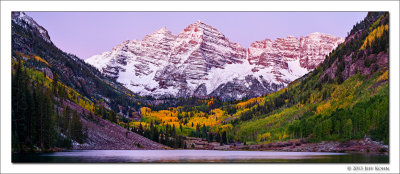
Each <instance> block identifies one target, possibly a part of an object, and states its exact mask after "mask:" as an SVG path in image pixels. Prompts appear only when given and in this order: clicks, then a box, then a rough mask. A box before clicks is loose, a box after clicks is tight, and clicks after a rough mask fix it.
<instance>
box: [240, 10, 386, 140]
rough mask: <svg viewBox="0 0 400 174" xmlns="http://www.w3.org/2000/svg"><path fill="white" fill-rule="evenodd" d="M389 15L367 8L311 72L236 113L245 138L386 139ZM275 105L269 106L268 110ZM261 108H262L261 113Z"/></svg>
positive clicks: (242, 135)
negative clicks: (359, 19)
mask: <svg viewBox="0 0 400 174" xmlns="http://www.w3.org/2000/svg"><path fill="white" fill-rule="evenodd" d="M388 24H389V14H388V13H384V12H370V13H368V15H367V16H366V17H365V19H364V20H363V21H362V22H361V23H359V24H356V25H355V26H354V27H353V29H352V31H351V32H350V33H349V35H348V36H347V37H346V39H345V41H344V43H343V44H341V45H339V46H338V48H336V49H335V50H334V51H332V52H331V53H330V54H329V56H328V58H327V59H325V61H324V62H323V63H322V64H321V65H320V66H318V67H317V68H316V69H315V70H314V71H312V72H310V73H308V74H307V75H305V76H304V77H302V78H300V79H298V80H296V81H294V82H293V83H292V84H291V85H289V86H288V87H287V88H285V89H283V90H281V91H279V92H277V93H274V94H271V95H268V96H267V97H265V99H264V100H263V101H262V102H259V103H258V104H256V105H254V106H253V107H250V108H248V111H247V112H242V114H240V116H239V118H241V119H242V120H246V121H244V122H237V123H236V124H235V125H236V126H234V127H235V132H236V133H237V134H236V135H235V137H236V138H239V139H244V140H247V141H266V142H270V141H277V140H279V141H282V140H289V139H298V138H306V139H308V140H311V141H323V140H350V139H361V138H364V137H372V138H373V139H374V140H378V141H382V142H383V143H385V144H388V141H389V86H388V80H389V78H388V74H389V69H388V68H389V67H388V61H389V40H388V39H389V31H388ZM270 108H275V109H272V110H271V109H270ZM265 110H267V112H265Z"/></svg>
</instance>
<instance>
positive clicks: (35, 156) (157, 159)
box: [12, 150, 389, 163]
mask: <svg viewBox="0 0 400 174" xmlns="http://www.w3.org/2000/svg"><path fill="white" fill-rule="evenodd" d="M12 162H13V163H388V162H389V155H387V154H376V153H330V152H278V151H218V150H72V151H64V152H52V153H17V154H13V155H12Z"/></svg>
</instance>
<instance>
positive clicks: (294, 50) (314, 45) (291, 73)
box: [86, 20, 343, 100]
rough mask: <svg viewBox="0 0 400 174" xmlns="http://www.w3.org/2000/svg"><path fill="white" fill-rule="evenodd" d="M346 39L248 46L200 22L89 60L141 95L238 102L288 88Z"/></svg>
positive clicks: (317, 36)
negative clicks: (193, 97)
mask: <svg viewBox="0 0 400 174" xmlns="http://www.w3.org/2000/svg"><path fill="white" fill-rule="evenodd" d="M341 42H343V39H342V38H339V37H335V36H331V35H328V34H323V33H318V32H315V33H311V34H309V35H307V36H305V37H300V38H297V37H295V36H287V37H285V38H277V39H275V40H274V41H272V40H270V39H264V40H263V41H256V42H254V43H252V44H251V46H250V47H249V48H248V49H245V48H243V47H241V46H240V45H239V44H238V43H233V42H231V41H229V40H228V38H226V37H225V35H223V34H222V33H221V32H219V31H218V30H217V29H216V28H214V27H212V26H210V25H207V24H205V23H203V22H201V21H200V20H198V21H196V22H195V23H192V24H190V25H189V26H187V27H186V28H185V29H184V30H183V31H181V32H180V33H179V34H178V35H176V36H175V35H173V34H172V33H171V32H170V31H169V30H168V29H167V28H166V27H163V28H161V29H159V30H157V31H155V32H153V33H151V34H149V35H146V36H145V37H144V38H143V40H142V41H125V42H123V43H122V44H120V45H118V46H117V47H115V48H114V49H113V50H112V51H111V52H105V53H103V54H101V55H95V56H93V57H91V58H89V59H87V60H86V62H88V63H90V64H92V65H94V66H96V67H97V68H99V69H100V70H101V71H102V72H103V73H105V74H106V75H108V76H110V77H114V78H115V79H116V80H117V81H119V82H121V83H122V84H124V85H125V86H126V87H127V88H128V89H131V90H132V91H133V92H135V93H138V94H139V95H151V96H154V97H162V96H172V97H189V96H197V97H202V96H218V97H221V98H222V99H224V100H232V99H241V98H243V97H256V96H260V95H264V94H266V93H270V92H274V91H276V90H279V89H280V88H283V87H285V86H286V85H287V84H288V83H290V82H291V81H293V80H295V79H297V78H299V77H301V76H303V75H304V74H306V73H307V72H309V71H311V70H312V69H314V68H315V67H316V66H317V65H318V64H319V63H321V62H322V61H323V59H324V58H325V55H327V54H328V53H329V52H330V51H332V50H333V49H334V48H335V47H337V45H339V44H340V43H341Z"/></svg>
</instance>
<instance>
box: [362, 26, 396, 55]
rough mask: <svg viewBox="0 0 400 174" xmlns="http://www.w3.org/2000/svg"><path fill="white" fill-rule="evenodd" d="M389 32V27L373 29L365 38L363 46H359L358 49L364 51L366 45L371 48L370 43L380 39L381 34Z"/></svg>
mask: <svg viewBox="0 0 400 174" xmlns="http://www.w3.org/2000/svg"><path fill="white" fill-rule="evenodd" d="M387 30H389V25H387V24H386V25H381V26H379V27H377V28H375V29H374V30H373V31H372V32H371V33H369V35H368V36H367V38H366V39H365V40H364V44H363V45H362V46H361V48H360V49H362V50H363V49H365V48H366V47H367V45H369V46H371V43H372V42H373V41H375V39H377V38H380V37H381V36H382V34H383V32H385V31H387Z"/></svg>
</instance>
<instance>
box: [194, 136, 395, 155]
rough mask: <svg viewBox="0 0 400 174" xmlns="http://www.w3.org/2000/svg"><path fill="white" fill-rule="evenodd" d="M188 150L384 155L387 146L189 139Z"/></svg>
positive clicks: (356, 142) (369, 142) (368, 141)
mask: <svg viewBox="0 0 400 174" xmlns="http://www.w3.org/2000/svg"><path fill="white" fill-rule="evenodd" d="M186 142H187V144H188V149H197V150H249V151H284V152H361V153H386V154H388V152H389V147H388V145H384V144H383V143H382V142H376V141H372V140H371V139H370V138H364V139H360V140H350V141H346V142H338V141H322V142H320V143H310V142H307V141H305V140H303V139H300V140H290V141H287V142H276V143H268V144H257V145H243V144H241V143H232V144H227V145H221V144H220V143H218V142H210V143H208V142H207V141H203V140H201V138H189V139H188V140H187V141H186Z"/></svg>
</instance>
